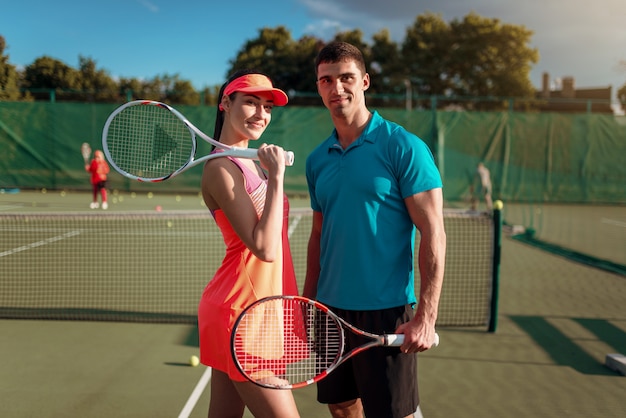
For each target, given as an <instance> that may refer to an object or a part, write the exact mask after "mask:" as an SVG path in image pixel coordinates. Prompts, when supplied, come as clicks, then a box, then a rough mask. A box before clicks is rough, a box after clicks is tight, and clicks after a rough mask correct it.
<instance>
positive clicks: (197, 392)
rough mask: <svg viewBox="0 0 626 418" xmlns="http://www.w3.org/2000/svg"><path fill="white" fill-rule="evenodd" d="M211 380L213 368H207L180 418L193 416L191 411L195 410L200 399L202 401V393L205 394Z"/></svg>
mask: <svg viewBox="0 0 626 418" xmlns="http://www.w3.org/2000/svg"><path fill="white" fill-rule="evenodd" d="M209 380H211V368H210V367H207V368H206V370H205V371H204V373H202V377H201V378H200V380H199V381H198V384H197V385H196V387H195V388H194V390H193V392H191V396H189V399H188V400H187V403H186V404H185V407H184V408H183V410H182V411H180V414H179V415H178V418H188V417H189V415H190V414H191V411H193V408H194V407H195V406H196V403H197V402H198V399H200V396H201V395H202V392H204V388H205V387H206V385H207V384H208V383H209Z"/></svg>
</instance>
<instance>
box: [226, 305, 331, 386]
mask: <svg viewBox="0 0 626 418" xmlns="http://www.w3.org/2000/svg"><path fill="white" fill-rule="evenodd" d="M342 349H343V333H342V330H341V328H340V326H339V324H338V323H337V321H335V320H334V318H332V317H331V316H330V315H328V314H327V313H326V312H325V311H323V310H320V309H317V308H316V307H315V306H314V305H312V304H309V303H306V302H303V301H300V300H291V299H272V300H269V301H266V302H263V303H261V304H257V305H256V306H254V307H253V308H252V309H250V310H249V311H248V312H247V313H246V314H245V315H244V316H243V317H242V318H241V320H240V321H239V323H238V325H237V327H236V330H235V339H234V355H235V360H236V361H237V362H238V363H239V366H240V369H241V370H242V371H243V373H244V374H245V375H246V376H247V377H248V378H249V379H251V380H253V381H255V382H257V383H261V384H263V385H265V386H269V387H278V388H280V387H293V386H298V385H304V384H307V383H310V381H311V380H312V379H314V378H315V377H316V376H318V375H320V374H323V373H324V372H325V371H326V370H327V369H328V368H329V367H331V366H332V365H333V364H334V363H336V361H337V359H338V358H339V356H340V354H341V352H342Z"/></svg>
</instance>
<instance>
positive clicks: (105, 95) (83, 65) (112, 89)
mask: <svg viewBox="0 0 626 418" xmlns="http://www.w3.org/2000/svg"><path fill="white" fill-rule="evenodd" d="M78 71H79V73H80V82H79V83H80V90H82V93H83V94H84V95H85V100H87V101H97V102H111V101H116V100H117V99H118V97H119V95H118V88H117V83H115V81H114V80H113V79H112V78H111V76H109V74H108V73H107V72H106V71H104V70H98V69H97V68H96V62H95V61H94V60H93V59H91V58H86V57H83V56H79V66H78Z"/></svg>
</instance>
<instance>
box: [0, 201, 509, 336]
mask: <svg viewBox="0 0 626 418" xmlns="http://www.w3.org/2000/svg"><path fill="white" fill-rule="evenodd" d="M311 219H312V216H311V211H310V209H292V211H291V214H290V229H289V233H290V242H291V249H292V254H293V260H294V265H295V269H296V276H297V278H298V283H299V286H300V289H301V290H302V285H303V281H304V276H305V272H306V248H307V242H308V238H309V233H310V230H311ZM445 224H446V231H447V236H448V251H447V263H446V274H445V280H444V287H443V291H442V297H441V304H440V313H439V320H438V325H439V326H482V325H488V324H489V323H490V321H492V320H493V317H494V315H495V312H493V310H494V305H493V301H494V298H497V292H496V291H495V290H497V287H494V283H495V281H494V280H495V279H497V266H496V263H494V249H495V248H496V247H497V245H496V244H497V240H496V237H497V236H499V234H500V230H499V228H498V227H497V223H494V221H493V218H492V217H491V216H488V215H486V214H480V213H471V212H466V211H452V210H450V211H446V213H445ZM416 248H417V243H416ZM223 256H224V242H223V240H222V237H221V234H220V231H219V229H218V228H217V226H216V225H215V222H214V221H213V219H212V217H211V215H210V214H209V213H208V211H206V210H201V211H163V212H154V211H151V212H125V213H124V212H99V213H92V212H80V213H79V212H76V213H58V212H55V213H29V214H17V213H15V214H6V213H5V214H1V215H0V271H1V272H2V273H1V275H2V279H1V280H0V317H2V318H19V319H63V320H66V319H67V320H92V321H131V322H163V323H190V324H193V323H195V322H196V311H197V305H198V301H199V298H200V295H201V294H202V291H203V289H204V287H205V285H206V283H207V282H208V280H210V278H211V276H212V274H213V273H214V272H215V270H216V269H217V267H218V266H219V265H220V263H221V261H222V258H223ZM494 266H496V267H494ZM417 272H418V270H417V267H416V276H418V277H417V279H416V280H417V281H419V274H417ZM416 288H417V289H419V282H418V283H416Z"/></svg>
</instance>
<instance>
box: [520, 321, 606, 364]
mask: <svg viewBox="0 0 626 418" xmlns="http://www.w3.org/2000/svg"><path fill="white" fill-rule="evenodd" d="M510 318H511V320H513V322H515V324H517V326H519V327H520V328H521V329H522V330H524V331H525V332H526V333H527V334H528V335H529V336H530V337H532V339H533V340H534V341H535V342H536V343H537V344H538V345H540V346H541V348H543V350H544V351H545V352H546V353H547V354H548V355H549V356H550V357H551V358H552V359H553V360H554V362H555V363H556V364H558V365H561V366H568V367H571V368H572V369H574V370H576V371H578V372H580V373H583V374H588V375H599V376H615V375H616V374H615V373H614V372H612V371H611V370H609V369H608V368H606V367H605V366H604V364H602V363H599V362H598V361H597V360H596V359H595V358H593V357H592V356H591V355H589V354H588V353H587V352H586V351H585V350H583V349H582V348H581V347H580V346H579V345H578V344H576V343H575V342H574V341H572V340H571V339H570V338H568V337H567V336H566V335H565V334H563V333H562V332H561V331H559V329H558V328H556V327H555V326H553V325H552V324H550V323H549V322H548V321H546V319H545V318H543V317H540V316H515V315H513V316H511V317H510ZM601 328H602V327H597V328H596V329H598V330H600V329H601Z"/></svg>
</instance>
